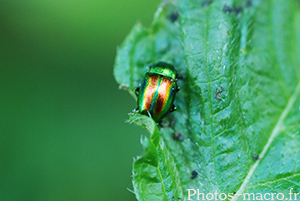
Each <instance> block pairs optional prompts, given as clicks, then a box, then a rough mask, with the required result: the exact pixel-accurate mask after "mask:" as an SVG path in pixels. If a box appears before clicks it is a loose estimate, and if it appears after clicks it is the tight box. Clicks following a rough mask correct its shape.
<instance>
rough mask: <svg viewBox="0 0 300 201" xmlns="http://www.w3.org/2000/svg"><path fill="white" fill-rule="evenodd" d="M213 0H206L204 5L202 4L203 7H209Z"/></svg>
mask: <svg viewBox="0 0 300 201" xmlns="http://www.w3.org/2000/svg"><path fill="white" fill-rule="evenodd" d="M211 2H212V0H205V1H204V2H203V3H202V6H203V7H204V6H208V5H209V4H211Z"/></svg>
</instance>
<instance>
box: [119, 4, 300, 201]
mask: <svg viewBox="0 0 300 201" xmlns="http://www.w3.org/2000/svg"><path fill="white" fill-rule="evenodd" d="M240 8H243V9H240ZM176 13H179V18H178V19H177V20H176V21H175V22H173V21H172V20H171V18H172V19H173V20H174V16H176ZM170 16H173V17H170ZM158 61H165V62H169V63H172V64H173V65H174V66H175V68H176V70H177V71H178V72H179V73H180V74H181V75H182V76H183V79H182V80H180V81H179V82H178V85H179V86H180V87H181V89H182V90H181V91H180V92H178V94H177V96H176V100H175V105H176V106H177V107H178V110H177V111H176V112H174V113H172V119H173V120H172V122H174V125H173V124H172V122H171V120H169V119H168V118H165V120H164V121H166V122H169V126H166V127H160V128H158V127H157V125H156V124H155V123H154V121H153V120H152V119H151V118H149V117H146V116H143V115H138V114H136V115H133V116H131V117H130V119H131V121H133V122H135V123H137V124H139V125H142V126H143V127H145V128H147V129H148V130H149V132H150V138H146V137H145V138H144V139H143V140H142V145H143V147H144V150H145V153H144V155H143V156H141V157H138V158H137V159H136V160H135V161H134V164H133V186H134V192H135V194H136V197H137V199H138V200H178V199H179V198H181V200H188V198H189V193H188V192H189V191H188V189H195V190H197V189H199V192H200V193H215V192H216V191H217V192H218V193H219V194H220V193H225V194H227V199H229V200H243V193H262V194H263V193H277V194H278V193H282V194H284V195H285V197H286V198H290V197H289V194H288V193H289V192H290V188H293V190H292V191H293V193H298V192H300V182H299V181H300V134H299V131H300V2H299V1H298V0H253V1H250V0H243V1H233V0H232V1H230V0H229V1H228V0H213V1H207V0H203V1H201V0H177V1H176V0H174V1H165V2H164V3H162V5H161V6H160V7H159V9H158V11H157V13H156V14H155V17H154V20H153V23H152V25H151V26H150V27H149V28H145V27H143V26H142V25H141V24H137V25H136V26H135V27H134V28H133V30H132V31H131V33H130V34H129V36H128V37H127V38H126V40H125V41H124V43H123V44H122V45H121V47H120V48H119V50H118V54H117V57H116V63H115V69H114V75H115V78H116V80H117V82H118V83H119V84H120V85H121V86H123V87H125V88H126V89H127V90H128V91H129V92H130V93H132V94H134V93H133V91H134V88H135V87H136V86H138V85H139V83H140V82H141V81H142V79H143V75H144V73H145V71H146V70H147V66H149V65H150V64H152V63H156V62H158ZM175 132H179V133H181V134H182V135H183V136H184V141H182V142H181V141H178V140H174V139H173V136H174V135H175ZM255 154H258V155H259V159H258V160H256V159H255V157H253V156H254V155H255ZM193 171H196V172H197V173H198V176H197V177H196V178H194V179H191V174H192V172H193ZM191 192H192V190H191ZM234 192H236V195H234V196H233V198H232V199H231V197H228V194H230V193H231V195H233V193H234ZM238 194H242V195H241V196H238ZM263 195H264V194H263ZM199 196H200V197H199V199H200V200H202V196H203V195H201V194H200V195H199ZM190 198H191V200H197V194H196V195H195V196H191V197H190ZM222 198H224V194H223V195H222ZM246 198H247V195H246ZM258 198H259V195H258ZM274 198H275V200H276V199H277V198H276V194H275V197H274ZM280 198H281V197H279V198H278V199H280ZM215 199H216V198H215ZM218 199H220V198H219V197H218ZM252 199H253V198H252V197H250V200H252ZM298 199H300V196H299V195H298ZM262 200H264V198H262Z"/></svg>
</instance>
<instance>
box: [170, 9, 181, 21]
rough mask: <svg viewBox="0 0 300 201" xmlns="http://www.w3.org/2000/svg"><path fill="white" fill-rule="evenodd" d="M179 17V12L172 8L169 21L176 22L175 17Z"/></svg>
mask: <svg viewBox="0 0 300 201" xmlns="http://www.w3.org/2000/svg"><path fill="white" fill-rule="evenodd" d="M178 17H179V13H178V11H177V10H174V11H173V12H172V13H171V14H170V15H169V19H170V20H171V22H176V21H177V19H178Z"/></svg>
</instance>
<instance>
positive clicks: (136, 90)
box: [134, 87, 140, 96]
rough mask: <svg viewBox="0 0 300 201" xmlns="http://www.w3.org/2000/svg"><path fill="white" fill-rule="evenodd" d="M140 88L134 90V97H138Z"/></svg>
mask: <svg viewBox="0 0 300 201" xmlns="http://www.w3.org/2000/svg"><path fill="white" fill-rule="evenodd" d="M139 92H140V87H137V88H135V90H134V93H135V95H136V96H139Z"/></svg>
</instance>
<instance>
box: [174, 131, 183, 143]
mask: <svg viewBox="0 0 300 201" xmlns="http://www.w3.org/2000/svg"><path fill="white" fill-rule="evenodd" d="M173 140H178V141H179V142H182V141H183V140H184V136H183V135H182V134H181V133H179V132H178V131H176V132H175V134H174V136H173Z"/></svg>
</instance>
